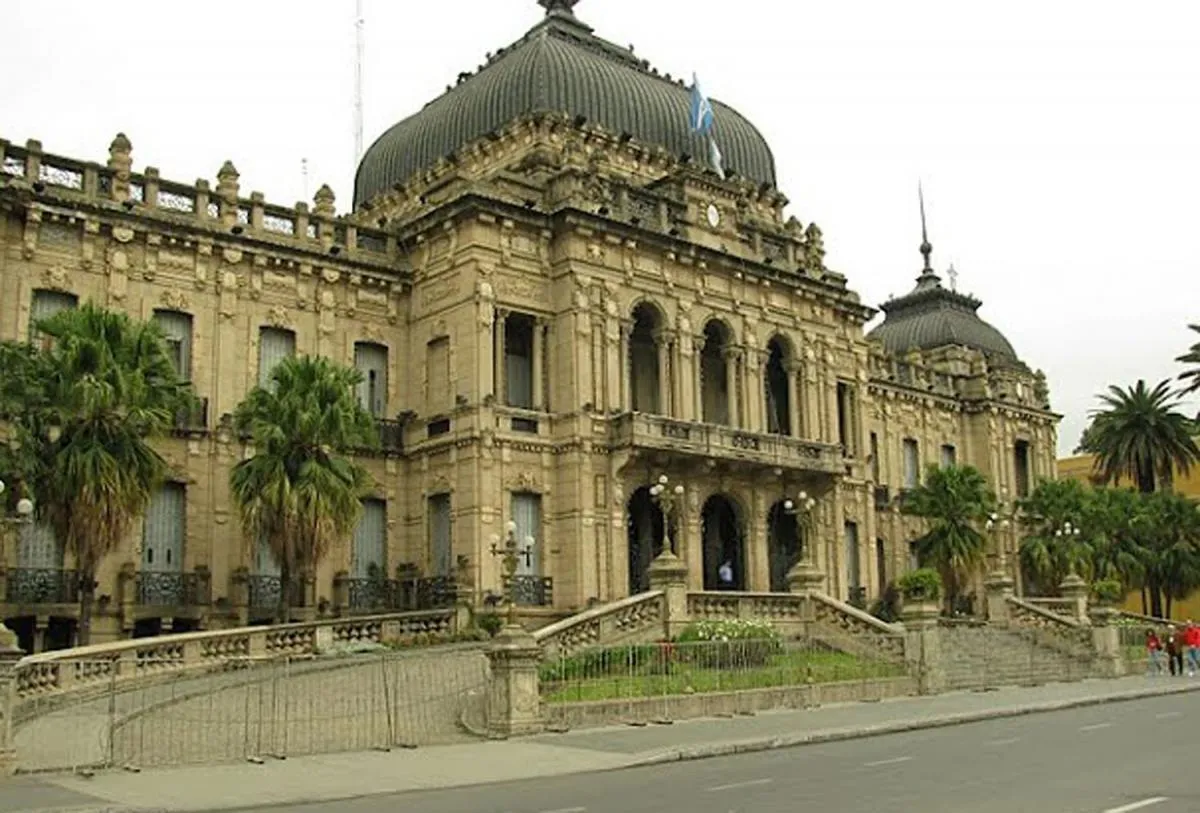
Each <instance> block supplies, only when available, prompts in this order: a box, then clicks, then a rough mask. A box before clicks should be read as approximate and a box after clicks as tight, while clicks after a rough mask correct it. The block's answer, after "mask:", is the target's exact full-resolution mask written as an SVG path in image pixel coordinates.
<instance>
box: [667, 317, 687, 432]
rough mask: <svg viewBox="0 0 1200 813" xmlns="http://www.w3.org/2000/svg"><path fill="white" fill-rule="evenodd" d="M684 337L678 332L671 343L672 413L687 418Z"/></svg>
mask: <svg viewBox="0 0 1200 813" xmlns="http://www.w3.org/2000/svg"><path fill="white" fill-rule="evenodd" d="M682 344H683V338H682V336H681V335H679V334H677V335H676V336H675V341H674V343H673V344H672V345H671V356H670V357H671V405H672V407H673V409H672V411H671V414H672V415H673V416H674V417H676V418H682V419H685V420H686V419H687V417H688V409H687V406H686V405H685V404H684V395H683V382H684V370H685V369H687V368H686V367H685V366H684V359H683V347H682Z"/></svg>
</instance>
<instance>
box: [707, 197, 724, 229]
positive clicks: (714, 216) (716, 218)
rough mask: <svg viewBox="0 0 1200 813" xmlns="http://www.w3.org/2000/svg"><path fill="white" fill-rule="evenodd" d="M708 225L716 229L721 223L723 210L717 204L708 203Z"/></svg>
mask: <svg viewBox="0 0 1200 813" xmlns="http://www.w3.org/2000/svg"><path fill="white" fill-rule="evenodd" d="M708 225H710V226H712V227H713V228H714V229H715V228H716V227H717V226H720V225H721V210H720V209H718V208H717V204H715V203H710V204H708Z"/></svg>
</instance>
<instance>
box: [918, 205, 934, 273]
mask: <svg viewBox="0 0 1200 813" xmlns="http://www.w3.org/2000/svg"><path fill="white" fill-rule="evenodd" d="M917 198H918V200H920V203H921V255H922V256H923V257H924V258H925V267H924V268H923V269H921V275H922V276H924V275H926V274H932V273H933V266H932V265H931V264H930V261H929V258H930V256H931V255H932V254H933V246H931V245H930V244H929V230H928V228H926V225H925V190H924V188H922V186H921V182H920V181H917Z"/></svg>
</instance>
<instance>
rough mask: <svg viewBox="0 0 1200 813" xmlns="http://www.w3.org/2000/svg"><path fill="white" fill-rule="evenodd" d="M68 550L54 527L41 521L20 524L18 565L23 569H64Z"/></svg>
mask: <svg viewBox="0 0 1200 813" xmlns="http://www.w3.org/2000/svg"><path fill="white" fill-rule="evenodd" d="M65 556H66V550H65V548H64V546H63V544H62V543H61V542H59V541H58V539H57V538H56V537H55V536H54V529H52V528H51V527H50V526H49V525H42V524H41V523H32V522H31V523H26V524H24V525H21V526H20V531H19V532H18V535H17V567H18V568H19V569H21V570H62V569H63V560H64V558H65Z"/></svg>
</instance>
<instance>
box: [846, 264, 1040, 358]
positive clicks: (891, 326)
mask: <svg viewBox="0 0 1200 813" xmlns="http://www.w3.org/2000/svg"><path fill="white" fill-rule="evenodd" d="M981 304H983V303H981V302H980V301H979V300H978V299H975V298H974V297H970V296H966V295H965V294H960V293H958V292H957V291H951V290H948V289H946V288H943V287H942V282H941V280H940V279H939V278H938V276H937V275H936V274H934V273H933V272H932V271H930V270H928V266H926V271H925V273H923V274H922V275H921V276H920V277H919V278H918V279H917V287H916V288H914V289H913V290H912V292H910V293H908V294H906V295H905V296H902V297H899V298H898V299H893V300H890V301H889V302H886V303H884V304H883V305H882V306H880V310H882V311H883V312H884V314H885V316H884V320H883V323H882V324H880V325H879V326H878V327H876V328H875V329H873V330H872V331H871V332H870V333H868V334H867V338H869V339H877V340H879V341H881V342H883V346H884V347H885V348H886V349H887V350H889V351H891V352H893V353H897V354H903V353H906V352H908V351H909V350H913V349H916V350H933V349H935V348H938V347H946V346H959V347H970V348H972V349H974V350H980V351H982V352H983V354H984V356H986V357H987V358H988V360H989V361H992V362H999V363H1016V362H1017V360H1018V359H1017V353H1016V351H1015V350H1013V346H1012V345H1011V344H1009V341H1008V339H1006V338H1004V334H1003V333H1001V332H1000V331H999V330H997V329H996V328H995V327H993V326H992V325H990V324H988V323H987V322H985V321H983V320H982V319H980V318H979V315H978V314H977V313H976V311H977V310H978V309H979V306H980V305H981Z"/></svg>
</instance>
